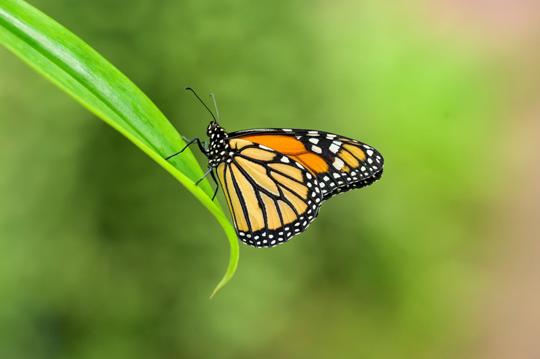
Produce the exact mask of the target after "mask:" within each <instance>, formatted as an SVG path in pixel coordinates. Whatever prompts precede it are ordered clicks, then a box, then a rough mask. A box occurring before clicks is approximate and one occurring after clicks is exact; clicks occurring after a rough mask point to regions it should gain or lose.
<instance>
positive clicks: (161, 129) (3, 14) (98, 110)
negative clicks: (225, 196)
mask: <svg viewBox="0 0 540 359" xmlns="http://www.w3.org/2000/svg"><path fill="white" fill-rule="evenodd" d="M0 43H1V44H3V45H4V46H6V47H7V48H8V49H10V50H11V51H12V52H13V53H15V54H16V55H17V56H19V57H20V58H21V59H22V60H23V61H25V62H26V63H27V64H29V65H30V66H31V67H32V68H34V69H35V70H36V71H37V72H39V73H40V74H42V75H43V76H45V77H46V78H47V79H49V80H50V81H51V82H53V83H54V84H56V85H57V86H58V87H60V88H61V89H62V90H63V91H65V92H66V93H67V94H68V95H70V96H72V97H73V98H74V99H75V100H77V101H78V102H79V103H80V104H82V105H83V106H84V107H86V108H87V109H88V110H89V111H91V112H92V113H94V114H95V115H96V116H98V117H99V118H101V119H102V120H103V121H105V122H106V123H108V124H109V125H111V126H112V127H113V128H114V129H115V130H117V131H118V132H120V133H121V134H123V135H124V136H125V137H127V138H128V139H129V140H130V141H131V142H133V143H134V144H135V145H136V146H137V147H139V148H140V149H141V150H142V151H143V152H144V153H146V154H147V155H148V156H150V158H152V159H153V160H154V161H155V162H156V163H158V164H159V165H160V166H161V167H163V168H164V169H165V170H166V171H167V172H169V173H170V174H171V175H173V176H174V177H175V178H176V179H177V180H178V181H179V182H180V183H182V184H183V185H184V186H185V187H186V188H187V189H188V190H189V191H190V192H191V193H193V195H194V196H195V198H197V199H198V200H199V201H200V202H201V203H202V204H203V205H204V206H205V207H206V208H207V209H208V210H209V211H210V212H211V213H212V214H213V215H214V217H215V218H216V219H217V221H218V222H219V224H220V225H221V226H222V227H223V229H224V231H225V233H226V235H227V238H228V240H229V245H230V257H229V264H228V267H227V271H226V272H225V275H224V276H223V278H222V279H221V281H220V282H219V283H218V285H217V286H216V288H215V289H214V291H213V293H212V296H213V295H214V294H215V293H217V291H219V290H220V289H221V288H223V286H225V284H227V282H228V281H229V280H230V279H231V278H232V277H233V275H234V272H235V271H236V268H237V265H238V259H239V245H238V239H237V237H236V233H235V231H234V228H233V227H232V225H231V223H230V221H229V220H228V218H227V216H226V215H225V214H224V213H223V211H222V209H221V207H220V206H219V205H218V204H216V202H213V201H212V200H211V198H210V195H211V192H212V189H211V186H210V184H209V183H208V181H206V180H205V181H203V182H202V183H201V186H200V187H197V186H195V183H194V181H196V180H197V179H199V178H201V177H202V175H203V171H202V169H201V167H200V166H199V164H198V163H197V160H196V159H195V157H194V156H193V154H192V153H191V151H190V150H189V149H188V150H186V151H184V153H182V155H180V156H176V157H174V158H173V159H172V160H170V161H169V162H168V161H166V160H165V159H164V157H166V156H168V155H170V154H172V153H174V152H177V151H178V149H180V148H182V147H183V146H184V145H185V143H184V141H183V140H182V138H181V136H180V134H179V133H178V132H177V131H176V130H175V128H174V127H173V126H172V125H171V123H170V122H169V121H168V120H167V119H166V118H165V116H164V115H163V114H162V113H161V112H160V111H159V109H158V108H157V107H156V106H155V105H154V104H153V103H152V101H150V99H148V97H146V95H145V94H144V93H143V92H142V91H141V90H140V89H139V88H137V86H135V85H134V84H133V83H132V82H131V81H130V80H129V79H128V78H127V77H126V76H124V75H123V74H122V73H121V72H120V71H119V70H117V69H116V68H115V67H114V66H113V65H111V64H110V63H109V62H108V61H107V60H105V59H104V58H103V57H102V56H101V55H99V54H98V53H97V52H96V51H95V50H93V49H92V48H91V47H90V46H88V45H87V44H86V43H85V42H84V41H82V40H81V39H80V38H78V37H77V36H75V35H74V34H73V33H71V32H70V31H68V30H67V29H66V28H64V27H63V26H61V25H60V24H58V23H57V22H56V21H54V20H53V19H51V18H49V17H48V16H46V15H45V14H43V13H42V12H40V11H39V10H37V9H36V8H34V7H32V6H31V5H29V4H28V3H26V2H24V1H22V0H0Z"/></svg>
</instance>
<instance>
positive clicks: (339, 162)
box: [332, 157, 345, 171]
mask: <svg viewBox="0 0 540 359" xmlns="http://www.w3.org/2000/svg"><path fill="white" fill-rule="evenodd" d="M332 165H333V166H334V168H335V169H336V170H338V171H339V170H341V169H342V168H343V166H344V165H345V163H343V161H342V160H341V158H339V157H336V158H335V159H334V163H333V164H332Z"/></svg>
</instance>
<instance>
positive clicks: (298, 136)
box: [230, 129, 384, 200]
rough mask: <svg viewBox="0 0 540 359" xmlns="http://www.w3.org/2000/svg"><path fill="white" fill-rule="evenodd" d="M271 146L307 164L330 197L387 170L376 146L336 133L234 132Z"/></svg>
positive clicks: (286, 131) (357, 185)
mask: <svg viewBox="0 0 540 359" xmlns="http://www.w3.org/2000/svg"><path fill="white" fill-rule="evenodd" d="M230 137H232V138H238V139H246V140H249V141H252V142H255V143H259V144H262V145H264V146H267V147H270V148H272V149H274V150H275V151H277V152H280V153H283V154H285V155H287V156H289V157H290V158H292V159H294V160H296V161H298V162H299V163H301V164H303V165H304V166H305V167H307V168H308V169H309V170H310V171H311V172H312V173H313V174H314V175H315V176H316V178H317V180H318V182H319V187H320V189H321V192H322V193H323V199H324V200H326V199H328V198H330V197H332V196H333V195H335V194H338V193H342V192H345V191H348V190H351V189H354V188H361V187H364V186H367V185H370V184H371V183H373V182H374V181H376V180H378V179H379V178H380V177H381V175H382V172H383V164H384V159H383V157H382V155H381V154H380V153H379V152H378V151H377V150H376V149H375V148H373V147H371V146H369V145H367V144H365V143H362V142H360V141H357V140H353V139H350V138H347V137H344V136H340V135H336V134H333V133H328V132H323V131H314V130H300V129H254V130H246V131H238V132H233V133H231V134H230Z"/></svg>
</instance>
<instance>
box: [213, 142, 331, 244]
mask: <svg viewBox="0 0 540 359" xmlns="http://www.w3.org/2000/svg"><path fill="white" fill-rule="evenodd" d="M229 145H230V148H231V150H232V152H233V153H232V156H231V158H230V160H227V161H226V162H223V163H221V164H219V166H218V167H217V168H216V172H217V175H218V178H219V181H220V183H221V187H222V189H223V192H224V194H225V198H226V200H227V203H228V205H229V209H230V211H231V214H232V217H233V219H234V224H235V227H236V231H237V233H238V236H239V238H240V239H241V240H242V241H243V242H246V243H247V244H250V245H253V246H257V247H271V246H274V245H277V244H281V243H284V242H286V241H287V240H289V239H290V238H291V237H292V236H294V235H296V234H298V233H300V232H302V231H304V230H305V229H306V228H307V227H308V226H309V224H310V223H311V222H312V221H313V220H314V219H315V217H316V216H317V214H318V211H319V207H320V204H321V202H322V199H323V195H322V190H321V189H320V186H319V183H318V179H317V176H315V175H313V174H312V173H311V172H310V171H309V170H307V169H306V168H305V166H304V165H302V164H301V163H299V162H298V161H295V160H294V159H292V158H290V157H289V156H286V155H284V154H281V153H279V152H277V151H274V150H273V149H271V148H269V147H267V146H264V145H261V144H257V143H253V142H251V141H248V140H245V139H230V140H229Z"/></svg>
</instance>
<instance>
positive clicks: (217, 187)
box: [210, 171, 219, 201]
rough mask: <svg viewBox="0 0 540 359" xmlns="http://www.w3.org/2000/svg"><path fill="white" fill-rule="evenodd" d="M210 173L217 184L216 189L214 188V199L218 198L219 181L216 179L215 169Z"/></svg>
mask: <svg viewBox="0 0 540 359" xmlns="http://www.w3.org/2000/svg"><path fill="white" fill-rule="evenodd" d="M210 175H211V176H212V179H213V180H214V183H215V184H216V189H215V190H214V195H213V196H212V201H213V200H215V199H216V196H217V193H218V190H219V182H218V181H217V179H216V175H215V174H214V171H212V172H210Z"/></svg>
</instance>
